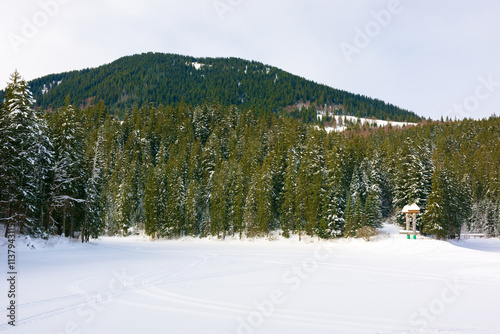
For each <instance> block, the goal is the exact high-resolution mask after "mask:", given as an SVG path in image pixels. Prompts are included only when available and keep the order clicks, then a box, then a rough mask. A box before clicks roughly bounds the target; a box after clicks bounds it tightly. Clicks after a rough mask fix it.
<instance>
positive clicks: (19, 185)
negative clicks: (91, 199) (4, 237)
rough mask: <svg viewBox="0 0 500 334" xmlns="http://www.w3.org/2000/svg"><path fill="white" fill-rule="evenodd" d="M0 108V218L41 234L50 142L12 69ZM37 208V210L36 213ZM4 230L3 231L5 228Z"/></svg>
mask: <svg viewBox="0 0 500 334" xmlns="http://www.w3.org/2000/svg"><path fill="white" fill-rule="evenodd" d="M4 99H5V102H4V104H3V106H2V108H1V109H0V161H1V162H2V163H0V176H1V177H0V179H1V180H2V181H1V184H0V186H1V190H0V202H1V203H2V208H3V218H2V220H3V221H4V222H5V223H6V225H7V229H8V227H9V225H10V224H14V225H16V226H19V227H20V228H21V231H22V230H23V228H24V227H27V228H28V230H29V232H31V233H35V234H40V233H41V230H42V222H41V219H43V216H44V212H43V208H44V202H45V200H46V191H47V188H46V185H45V183H46V181H47V172H48V170H49V168H50V165H51V159H52V145H51V143H50V140H49V139H48V136H47V128H46V126H45V123H44V121H43V120H42V119H41V117H40V116H39V115H38V114H37V113H36V112H35V111H34V110H33V108H32V106H33V103H34V100H33V98H32V94H31V92H30V89H29V87H28V84H27V83H26V81H25V80H24V79H23V78H22V77H21V76H20V75H19V73H18V72H17V71H15V72H14V73H13V74H12V75H11V77H10V82H8V84H7V87H6V89H5V96H4ZM37 211H38V212H37ZM7 229H6V231H7Z"/></svg>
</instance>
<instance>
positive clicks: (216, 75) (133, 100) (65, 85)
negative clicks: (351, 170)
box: [29, 52, 422, 122]
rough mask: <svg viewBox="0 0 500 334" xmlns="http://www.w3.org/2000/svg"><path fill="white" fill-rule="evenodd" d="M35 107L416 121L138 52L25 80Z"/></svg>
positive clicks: (202, 61)
mask: <svg viewBox="0 0 500 334" xmlns="http://www.w3.org/2000/svg"><path fill="white" fill-rule="evenodd" d="M29 84H30V87H31V89H32V91H33V95H34V98H35V99H36V101H37V102H36V107H37V108H42V109H43V110H50V109H57V108H60V107H62V106H64V100H65V98H66V96H67V95H70V100H71V102H72V103H73V104H75V105H78V106H80V107H85V106H88V105H90V104H95V103H97V102H98V101H100V100H102V101H103V102H104V104H105V105H106V106H108V107H109V108H110V110H111V111H112V112H113V113H120V112H123V111H124V110H126V109H127V108H128V109H130V108H133V107H134V106H137V107H142V106H144V105H147V104H150V103H154V104H157V105H159V104H163V105H178V104H179V103H181V101H184V102H185V103H187V104H191V105H200V104H203V103H205V102H207V101H218V102H219V103H221V104H222V105H236V106H241V107H244V108H248V109H252V110H255V111H260V112H268V111H272V112H280V111H283V110H285V109H286V108H288V109H290V107H293V106H296V105H298V104H301V103H307V104H311V105H313V106H315V108H316V109H319V110H320V109H324V108H325V107H329V106H336V110H337V114H342V115H352V116H357V117H366V118H370V117H375V118H377V119H384V120H393V121H409V122H417V121H419V120H421V119H422V118H421V117H420V116H418V115H417V114H415V113H414V112H411V111H408V110H405V109H402V108H399V107H397V106H395V105H392V104H390V103H386V102H384V101H382V100H379V99H374V98H369V97H367V96H364V95H360V94H355V93H350V92H347V91H344V90H340V89H335V88H332V87H329V86H327V85H324V84H319V83H316V82H314V81H312V80H307V79H305V78H303V77H300V76H297V75H294V74H291V73H289V72H286V71H284V70H282V69H279V68H277V67H274V66H270V65H266V64H263V63H260V62H257V61H249V60H244V59H240V58H233V57H230V58H205V57H202V58H197V57H191V56H183V55H177V54H164V53H152V52H150V53H143V54H137V55H132V56H125V57H122V58H119V59H117V60H115V61H113V62H111V63H108V64H104V65H101V66H99V67H95V68H87V69H83V70H75V71H69V72H63V73H58V74H50V75H47V76H44V77H41V78H38V79H34V80H32V81H30V82H29Z"/></svg>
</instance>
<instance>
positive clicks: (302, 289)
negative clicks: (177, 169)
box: [0, 225, 500, 334]
mask: <svg viewBox="0 0 500 334" xmlns="http://www.w3.org/2000/svg"><path fill="white" fill-rule="evenodd" d="M35 243H36V242H35ZM53 243H54V241H53ZM21 245H22V240H18V243H17V259H16V261H17V269H18V282H17V286H16V291H17V294H18V297H17V322H16V323H17V325H16V327H15V328H13V327H11V326H9V325H8V324H7V320H8V318H7V317H6V307H5V306H6V305H7V303H8V299H7V291H8V287H7V285H6V284H5V279H2V281H3V283H2V285H1V286H2V290H3V291H2V292H1V296H2V305H3V306H2V321H1V322H0V331H5V332H6V333H42V334H56V333H57V334H62V333H67V334H69V333H71V334H73V333H196V334H198V333H203V334H209V333H218V334H225V333H228V334H230V333H245V334H249V333H273V334H275V333H287V334H288V333H478V334H479V333H481V334H484V333H500V318H499V315H500V298H499V296H500V241H499V240H498V239H494V240H479V239H472V240H468V241H461V242H453V243H450V242H443V241H436V240H430V239H425V240H422V239H418V240H407V239H406V238H405V237H404V236H400V235H398V234H397V230H396V229H395V228H394V227H393V226H390V225H389V226H386V227H385V230H384V234H383V235H381V236H380V237H378V239H377V240H372V241H371V242H369V243H367V242H365V241H363V240H338V241H334V242H324V241H322V242H318V241H317V239H307V240H305V239H303V240H302V241H301V242H298V240H278V241H271V242H270V241H267V240H256V241H251V240H245V241H237V240H226V241H216V240H199V239H184V240H179V241H155V242H150V241H147V240H146V239H142V238H139V237H132V238H101V239H100V240H98V241H93V242H91V243H89V244H87V245H81V244H79V243H74V244H72V243H67V242H61V243H57V242H55V245H49V246H43V247H42V245H41V244H39V243H38V244H37V248H36V249H35V250H30V249H28V248H27V247H21ZM6 262H7V255H6V244H5V242H4V241H2V255H1V261H0V265H1V267H2V268H7V263H6ZM4 272H5V273H6V272H7V269H4Z"/></svg>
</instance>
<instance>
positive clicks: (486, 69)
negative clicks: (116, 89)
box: [0, 0, 500, 119]
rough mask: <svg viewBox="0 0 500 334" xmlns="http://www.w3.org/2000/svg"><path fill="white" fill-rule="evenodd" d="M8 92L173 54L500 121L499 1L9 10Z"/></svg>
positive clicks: (1, 61) (104, 2)
mask: <svg viewBox="0 0 500 334" xmlns="http://www.w3.org/2000/svg"><path fill="white" fill-rule="evenodd" d="M0 2H1V12H0V36H1V41H0V48H1V49H0V87H1V88H3V87H5V84H6V82H7V81H8V79H9V75H10V73H12V72H13V71H14V69H16V68H17V69H18V71H19V72H20V73H21V75H22V76H24V77H25V78H26V79H27V80H31V79H34V78H37V77H40V76H43V75H47V74H51V73H59V72H64V71H69V70H77V69H83V68H88V67H96V66H99V65H102V64H105V63H109V62H112V61H114V60H116V59H118V58H120V57H122V56H126V55H132V54H137V53H143V52H149V51H153V52H165V53H177V54H183V55H190V56H195V57H239V58H244V59H247V60H257V61H261V62H263V63H265V64H269V65H272V66H276V67H279V68H281V69H283V70H285V71H288V72H291V73H293V74H297V75H300V76H302V77H305V78H307V79H310V80H313V81H316V82H319V83H323V84H326V85H329V86H332V87H334V88H338V89H343V90H347V91H350V92H353V93H358V94H363V95H367V96H370V97H374V98H378V99H382V100H384V101H387V102H390V103H392V104H395V105H398V106H400V107H402V108H405V109H409V110H412V111H414V112H416V113H417V114H419V115H421V116H424V117H426V118H427V117H431V118H433V119H437V118H439V117H441V116H444V117H446V116H450V117H452V118H454V117H455V116H456V117H457V118H463V117H471V118H482V117H488V116H490V115H491V114H493V113H496V114H497V115H499V114H500V1H496V0H476V1H472V0H468V1H466V0H442V1H441V0H438V1H436V0H434V1H431V0H419V1H416V0H380V1H379V0H371V1H368V0H350V1H347V0H346V1H326V0H307V1H306V0H288V1H272V0H267V1H264V0H183V1H173V0H170V1H168V0H167V1H165V0H161V1H160V0H141V1H131V0H22V1H9V0H0Z"/></svg>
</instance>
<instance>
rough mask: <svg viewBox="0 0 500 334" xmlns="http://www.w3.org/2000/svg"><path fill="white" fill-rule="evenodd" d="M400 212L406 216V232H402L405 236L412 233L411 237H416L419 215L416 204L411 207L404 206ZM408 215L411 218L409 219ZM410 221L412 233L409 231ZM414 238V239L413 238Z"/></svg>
mask: <svg viewBox="0 0 500 334" xmlns="http://www.w3.org/2000/svg"><path fill="white" fill-rule="evenodd" d="M402 212H403V213H404V214H406V230H405V231H404V234H407V235H408V236H410V234H411V233H412V232H413V235H414V236H416V235H417V213H420V208H419V207H418V205H417V204H412V205H405V207H404V208H403V210H402ZM410 215H411V216H412V217H411V218H413V219H411V218H410ZM410 219H411V220H412V225H413V226H412V231H410ZM414 238H415V237H414Z"/></svg>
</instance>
